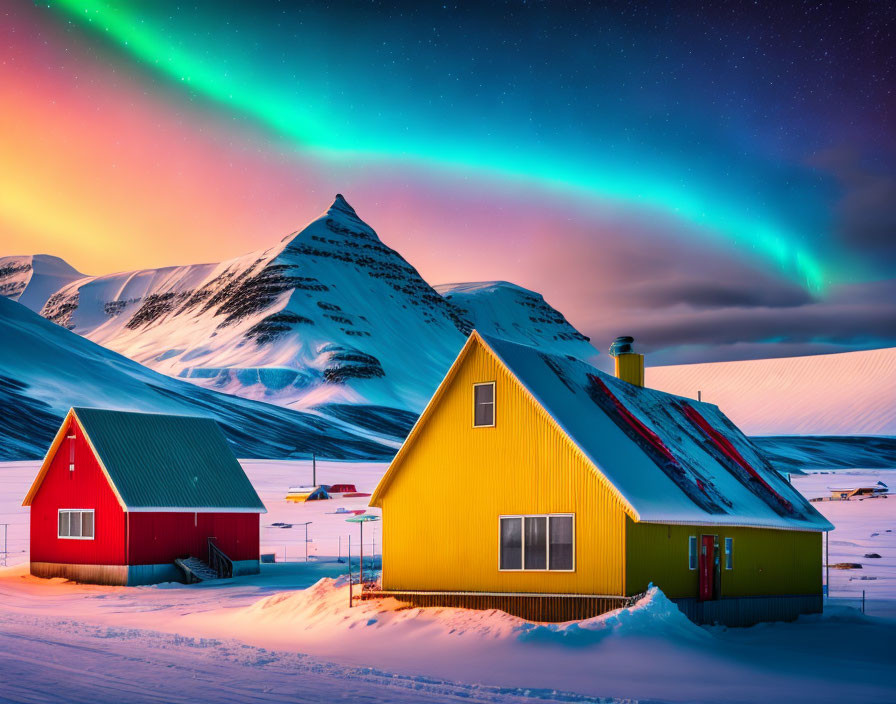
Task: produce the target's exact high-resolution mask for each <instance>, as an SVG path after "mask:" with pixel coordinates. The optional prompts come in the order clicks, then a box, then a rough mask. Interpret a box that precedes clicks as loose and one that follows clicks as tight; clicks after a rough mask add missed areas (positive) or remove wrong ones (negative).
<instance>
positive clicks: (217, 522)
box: [129, 513, 259, 565]
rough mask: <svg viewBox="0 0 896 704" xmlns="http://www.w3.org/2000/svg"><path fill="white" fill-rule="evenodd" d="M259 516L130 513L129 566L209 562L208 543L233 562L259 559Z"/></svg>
mask: <svg viewBox="0 0 896 704" xmlns="http://www.w3.org/2000/svg"><path fill="white" fill-rule="evenodd" d="M258 526H259V515H258V514H257V513H200V514H196V515H195V525H194V514H192V513H131V514H130V526H129V535H130V564H132V565H156V564H161V563H163V562H173V561H174V559H175V558H176V557H186V556H188V555H193V556H195V557H200V558H202V559H206V558H207V556H208V545H207V539H208V538H209V537H215V538H217V541H216V542H217V544H218V547H219V548H221V550H223V551H224V553H225V554H226V555H227V556H228V557H229V558H230V559H231V560H257V559H258V552H259V547H258Z"/></svg>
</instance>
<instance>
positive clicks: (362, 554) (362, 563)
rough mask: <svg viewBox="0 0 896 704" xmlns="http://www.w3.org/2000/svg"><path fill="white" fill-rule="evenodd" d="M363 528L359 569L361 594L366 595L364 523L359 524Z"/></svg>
mask: <svg viewBox="0 0 896 704" xmlns="http://www.w3.org/2000/svg"><path fill="white" fill-rule="evenodd" d="M358 525H359V526H361V566H360V567H359V568H358V569H359V573H358V582H359V583H360V584H361V594H362V595H363V594H364V521H361V522H360V523H359V524H358Z"/></svg>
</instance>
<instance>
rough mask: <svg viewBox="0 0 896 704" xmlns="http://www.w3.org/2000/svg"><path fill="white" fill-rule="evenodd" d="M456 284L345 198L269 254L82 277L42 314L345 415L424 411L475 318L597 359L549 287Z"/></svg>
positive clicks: (220, 386) (140, 356)
mask: <svg viewBox="0 0 896 704" xmlns="http://www.w3.org/2000/svg"><path fill="white" fill-rule="evenodd" d="M16 285H18V284H16ZM449 288H450V289H451V290H450V291H446V296H445V297H443V296H442V295H440V294H439V293H438V292H437V291H436V290H435V289H433V288H432V287H431V286H430V285H429V284H428V283H427V282H426V281H424V280H423V278H422V277H421V276H420V275H419V274H418V273H417V271H416V270H415V269H414V267H413V266H411V265H410V264H409V263H408V262H407V261H405V260H404V259H403V258H402V257H401V255H400V254H398V253H397V252H396V251H394V250H393V249H391V248H389V247H388V246H386V245H385V244H383V242H382V241H381V240H380V239H379V237H378V236H377V234H376V233H375V232H374V231H373V229H372V228H370V227H369V226H368V225H367V224H366V223H364V222H363V221H362V220H361V219H360V218H359V217H358V215H357V213H355V211H354V209H352V207H351V206H350V205H349V204H348V203H347V202H346V200H345V199H344V198H343V197H342V196H341V195H337V196H336V199H335V200H334V202H333V203H332V205H331V206H330V207H329V209H328V210H327V211H326V212H325V213H323V214H322V215H321V216H320V217H318V218H317V219H315V220H314V221H312V222H311V223H310V224H308V225H307V226H306V227H304V228H303V229H301V230H300V231H298V232H293V233H291V234H290V235H288V236H286V237H285V238H283V240H282V241H280V242H279V243H277V244H276V245H275V246H273V247H270V248H268V249H264V250H260V251H257V252H252V253H250V254H247V255H244V256H241V257H237V258H235V259H232V260H230V261H226V262H222V263H219V264H197V265H192V266H178V267H167V268H162V269H146V270H141V271H132V272H125V273H119V274H111V275H107V276H99V277H81V278H78V279H77V280H74V281H71V282H68V283H66V285H64V286H62V287H61V289H60V290H58V291H56V292H55V293H54V294H53V295H52V296H49V300H48V301H47V303H46V305H45V306H44V307H43V309H42V310H41V313H42V315H44V316H45V317H47V318H48V319H49V320H52V321H53V322H55V323H58V324H60V325H62V326H64V327H67V328H69V329H71V330H73V331H75V332H77V333H79V334H81V335H83V336H85V337H87V338H89V339H91V340H93V341H94V342H97V343H99V344H101V345H103V346H105V347H108V348H109V349H112V350H115V351H117V352H120V353H122V354H124V355H125V356H127V357H130V358H131V359H134V360H136V361H137V362H140V363H141V364H144V365H146V366H148V367H151V368H153V369H155V370H156V371H159V372H162V373H164V374H167V375H170V376H175V377H180V378H183V379H186V380H188V381H191V382H193V383H196V384H199V385H201V386H205V387H209V388H214V389H217V390H221V391H225V392H228V393H233V394H237V395H240V396H244V397H246V398H252V399H256V400H263V401H267V402H272V403H276V404H278V405H284V406H290V407H294V408H309V407H316V408H318V409H320V410H322V411H324V412H327V413H331V414H333V415H337V414H338V415H340V416H344V415H345V414H346V413H347V412H350V409H351V408H352V407H353V406H355V405H358V404H366V405H371V404H372V405H379V406H382V407H389V408H393V409H403V410H405V411H410V412H419V411H420V410H421V409H422V408H423V406H424V405H425V403H426V401H427V400H428V399H429V397H430V395H431V394H432V392H433V391H434V390H435V387H436V385H437V384H438V382H439V381H440V380H441V378H442V376H443V374H444V373H445V371H446V370H447V368H448V366H449V365H450V364H451V362H452V361H453V359H454V357H455V355H456V354H457V352H458V351H459V350H460V348H461V346H462V345H463V342H464V338H465V336H466V335H467V334H468V333H469V331H470V330H471V329H472V327H473V323H474V322H475V324H476V325H477V326H479V327H480V328H481V330H482V331H483V332H486V333H491V334H495V335H500V336H504V337H508V338H510V339H512V340H518V341H520V342H525V343H527V344H533V345H536V346H540V347H543V348H545V349H548V350H550V351H552V352H557V353H561V354H575V355H578V356H583V357H591V356H594V355H595V354H596V351H595V350H594V349H593V348H592V347H591V346H590V345H589V344H588V342H587V338H585V337H584V336H583V335H581V334H580V333H579V332H578V331H576V330H575V329H574V328H573V327H572V326H571V325H570V324H569V323H567V322H566V320H565V319H564V318H563V316H562V315H561V314H560V313H559V312H557V311H556V310H554V309H553V308H551V307H550V306H549V305H547V304H546V303H545V302H544V299H542V298H541V296H540V295H539V294H536V293H533V292H530V291H526V290H525V289H522V288H519V287H516V286H513V285H512V284H496V285H490V286H486V285H482V284H476V285H472V286H466V287H463V286H460V285H454V286H452V287H449ZM455 299H457V301H458V302H459V303H461V304H462V308H461V307H459V306H456V305H454V301H455ZM467 312H469V316H470V317H467Z"/></svg>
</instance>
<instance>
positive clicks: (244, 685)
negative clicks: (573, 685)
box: [0, 614, 646, 704]
mask: <svg viewBox="0 0 896 704" xmlns="http://www.w3.org/2000/svg"><path fill="white" fill-rule="evenodd" d="M0 652H2V656H0V676H2V678H0V679H2V685H0V701H3V702H28V703H30V702H47V701H60V700H64V701H66V702H69V703H71V704H79V703H81V702H83V703H84V704H94V703H95V702H101V701H117V702H132V703H134V704H138V703H140V704H142V703H144V702H146V703H147V704H149V703H155V702H171V703H179V702H184V703H185V704H186V703H189V704H195V703H196V702H243V703H245V702H296V703H298V702H302V703H304V702H309V703H310V702H324V701H326V702H342V701H346V702H347V701H352V702H387V701H388V702H394V703H395V704H403V703H404V702H422V701H426V702H495V703H497V702H500V703H502V704H504V703H507V704H512V703H513V702H526V701H533V700H537V701H539V702H543V703H544V704H549V703H551V702H603V703H606V704H610V703H616V702H634V701H635V700H630V699H625V700H620V699H606V698H597V699H595V698H592V697H586V696H582V695H577V694H573V693H567V692H556V691H549V690H533V689H517V688H506V687H487V686H482V685H475V684H463V683H459V682H450V681H445V680H438V679H433V678H428V677H419V676H409V675H399V674H395V673H390V672H385V671H382V670H377V669H374V668H366V667H345V666H341V665H338V664H335V663H330V662H324V661H320V660H316V659H314V658H312V657H310V656H308V655H304V654H301V653H289V652H281V651H275V650H268V649H265V648H259V647H255V646H251V645H247V644H245V643H240V642H238V641H221V640H215V639H207V638H190V637H183V636H179V635H171V634H167V633H159V632H155V631H147V630H141V629H134V628H109V627H103V626H97V625H94V624H89V623H83V622H78V621H69V620H55V619H50V618H34V617H18V616H16V617H13V616H10V615H8V614H0ZM640 701H642V702H643V701H646V700H640Z"/></svg>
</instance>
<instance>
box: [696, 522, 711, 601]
mask: <svg viewBox="0 0 896 704" xmlns="http://www.w3.org/2000/svg"><path fill="white" fill-rule="evenodd" d="M697 570H698V572H699V574H700V587H699V590H698V597H697V598H698V599H699V600H700V601H708V600H710V599H712V597H713V583H712V582H713V577H714V576H715V536H714V535H701V536H700V560H699V564H698V567H697Z"/></svg>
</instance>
